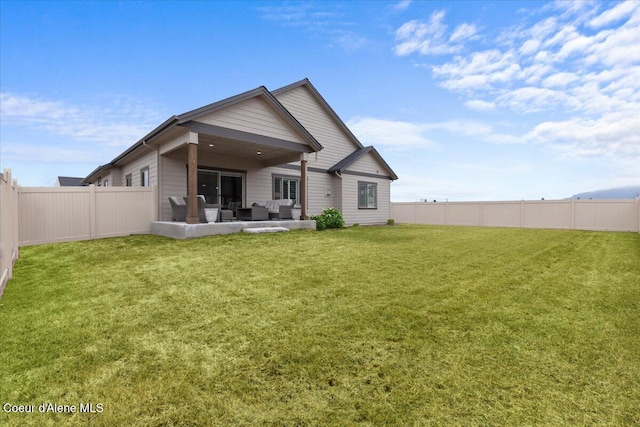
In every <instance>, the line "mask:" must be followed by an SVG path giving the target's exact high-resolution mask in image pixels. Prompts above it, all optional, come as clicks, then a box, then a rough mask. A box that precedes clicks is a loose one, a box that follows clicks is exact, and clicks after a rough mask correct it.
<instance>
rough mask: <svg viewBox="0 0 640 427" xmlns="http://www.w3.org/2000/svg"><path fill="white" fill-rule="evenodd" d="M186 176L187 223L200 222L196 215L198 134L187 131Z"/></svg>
mask: <svg viewBox="0 0 640 427" xmlns="http://www.w3.org/2000/svg"><path fill="white" fill-rule="evenodd" d="M187 177H188V181H189V186H188V188H187V196H188V197H189V203H188V204H187V224H197V223H199V222H200V218H199V217H198V200H197V198H198V134H197V133H195V132H189V141H187Z"/></svg>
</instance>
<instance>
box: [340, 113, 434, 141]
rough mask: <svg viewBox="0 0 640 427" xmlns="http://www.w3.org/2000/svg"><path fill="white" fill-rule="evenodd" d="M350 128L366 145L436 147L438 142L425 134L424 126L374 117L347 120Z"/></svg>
mask: <svg viewBox="0 0 640 427" xmlns="http://www.w3.org/2000/svg"><path fill="white" fill-rule="evenodd" d="M347 126H349V129H351V130H352V131H353V133H354V134H355V135H356V137H357V138H358V139H359V140H360V141H361V142H362V143H363V144H364V145H375V146H386V147H388V148H396V149H410V148H435V147H436V146H437V144H436V143H435V142H433V141H432V140H431V139H429V138H428V137H427V136H426V135H425V130H426V129H424V127H423V126H421V125H418V124H414V123H409V122H402V121H395V120H385V119H377V118H374V117H357V118H354V119H351V120H349V121H348V122H347Z"/></svg>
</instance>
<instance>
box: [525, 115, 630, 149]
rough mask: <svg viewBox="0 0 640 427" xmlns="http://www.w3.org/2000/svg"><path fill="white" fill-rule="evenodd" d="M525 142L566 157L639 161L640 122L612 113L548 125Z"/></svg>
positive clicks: (527, 136) (554, 122) (529, 135)
mask: <svg viewBox="0 0 640 427" xmlns="http://www.w3.org/2000/svg"><path fill="white" fill-rule="evenodd" d="M525 138H526V139H527V140H529V141H532V142H536V143H544V144H547V145H549V146H551V147H552V148H554V149H556V150H558V151H560V152H562V153H564V154H565V155H571V156H578V157H579V156H606V157H620V158H626V159H629V158H636V159H638V158H640V121H639V120H638V116H636V115H628V114H616V113H613V114H606V115H604V116H602V117H600V118H598V119H585V118H573V119H571V120H566V121H547V122H543V123H540V124H539V125H537V126H536V127H535V128H534V129H533V130H532V131H531V132H529V133H528V134H527V135H525Z"/></svg>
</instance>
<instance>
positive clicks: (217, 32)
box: [0, 0, 640, 201]
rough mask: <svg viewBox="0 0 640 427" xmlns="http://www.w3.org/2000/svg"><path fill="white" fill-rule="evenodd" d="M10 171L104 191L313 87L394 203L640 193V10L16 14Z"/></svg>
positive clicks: (49, 8) (517, 7)
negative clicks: (199, 130)
mask: <svg viewBox="0 0 640 427" xmlns="http://www.w3.org/2000/svg"><path fill="white" fill-rule="evenodd" d="M0 8H1V9H0V20H1V21H0V43H1V45H0V47H1V49H0V52H1V53H0V89H1V97H2V98H1V100H0V107H1V115H0V167H2V168H11V169H12V171H13V175H14V177H15V178H17V179H18V181H19V183H20V184H21V185H25V186H39V185H45V186H50V185H53V183H54V181H55V179H56V177H57V176H58V175H63V176H86V175H87V174H89V173H90V172H91V171H92V170H93V169H95V167H96V166H98V165H100V164H104V163H107V162H109V161H110V160H112V159H113V158H114V157H115V156H117V155H118V154H119V153H120V152H122V151H123V150H124V149H125V148H127V147H128V146H130V145H131V144H133V143H134V142H136V141H137V140H138V139H139V138H140V137H142V136H144V135H145V134H146V133H147V132H149V131H150V130H151V129H153V128H154V127H155V126H157V125H158V124H160V123H161V122H162V121H164V120H165V119H167V118H168V117H170V116H171V115H173V114H180V113H183V112H185V111H188V110H190V109H193V108H197V107H200V106H202V105H205V104H208V103H211V102H214V101H218V100H220V99H223V98H226V97H228V96H232V95H235V94H237V93H240V92H244V91H246V90H250V89H253V88H256V87H258V86H261V85H264V86H266V87H267V88H268V89H277V88H279V87H281V86H284V85H287V84H289V83H292V82H294V81H298V80H300V79H302V78H305V77H307V78H309V79H310V80H311V82H312V83H313V84H314V85H315V86H316V88H317V89H318V90H319V91H320V93H322V94H323V96H324V97H325V99H326V100H327V101H328V102H329V104H330V105H331V106H332V107H333V108H334V110H335V111H336V112H337V113H338V115H339V116H340V117H341V118H342V119H343V120H344V121H345V122H346V123H347V125H348V126H349V127H350V128H351V129H352V130H353V132H354V133H355V134H356V136H358V138H359V139H360V140H361V141H362V143H363V144H365V145H374V146H375V147H376V148H377V150H378V151H379V152H380V153H381V154H382V156H383V157H384V158H385V159H386V160H387V162H388V163H389V164H390V165H391V167H392V168H393V169H394V170H395V172H396V173H397V174H398V176H399V177H400V179H399V180H398V181H396V182H394V183H393V185H392V200H394V201H415V200H422V199H427V200H433V199H437V200H447V199H448V200H450V201H453V200H520V199H534V200H535V199H540V198H541V197H544V198H545V199H554V198H565V197H569V196H571V195H572V194H575V193H579V192H584V191H589V190H596V189H603V188H610V187H617V186H626V185H638V184H640V166H639V165H640V2H637V1H633V2H600V1H598V2H589V1H581V2H549V3H545V2H539V1H535V2H506V1H499V2H488V1H487V2H479V1H468V2H463V1H460V2H449V1H447V2H436V1H429V2H418V1H413V2H412V1H400V2H384V1H375V2H365V1H360V2H358V1H353V2H328V1H319V2H255V1H252V2H185V1H181V2H169V1H162V2H128V1H123V2H116V1H104V2H80V1H71V2H54V1H49V2H40V1H38V2H26V1H20V2H17V1H7V0H3V1H2V2H0Z"/></svg>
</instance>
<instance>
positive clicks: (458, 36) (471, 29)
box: [449, 23, 477, 42]
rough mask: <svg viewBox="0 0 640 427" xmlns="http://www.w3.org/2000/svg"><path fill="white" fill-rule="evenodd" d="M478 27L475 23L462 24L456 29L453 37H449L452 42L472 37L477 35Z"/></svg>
mask: <svg viewBox="0 0 640 427" xmlns="http://www.w3.org/2000/svg"><path fill="white" fill-rule="evenodd" d="M476 32H477V28H476V26H475V25H473V24H466V23H464V24H461V25H458V27H457V28H456V29H455V31H454V32H453V34H451V37H449V41H450V42H459V41H462V40H467V39H472V38H474V36H475V35H476Z"/></svg>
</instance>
